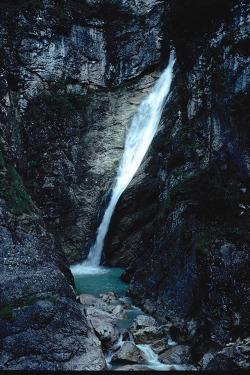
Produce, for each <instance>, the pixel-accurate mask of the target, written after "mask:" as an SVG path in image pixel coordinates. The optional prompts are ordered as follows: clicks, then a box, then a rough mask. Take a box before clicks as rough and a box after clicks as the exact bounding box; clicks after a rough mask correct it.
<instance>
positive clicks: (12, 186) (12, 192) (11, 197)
mask: <svg viewBox="0 0 250 375" xmlns="http://www.w3.org/2000/svg"><path fill="white" fill-rule="evenodd" d="M6 179H7V182H3V181H1V182H0V197H1V198H3V199H5V200H6V206H7V209H8V210H9V211H10V212H11V213H13V214H15V215H20V214H22V213H23V212H26V213H28V212H30V205H31V200H30V197H29V195H28V194H27V192H26V190H25V188H24V186H23V183H22V178H21V176H20V175H19V174H18V173H17V171H16V170H15V168H14V167H9V168H8V169H7V173H6Z"/></svg>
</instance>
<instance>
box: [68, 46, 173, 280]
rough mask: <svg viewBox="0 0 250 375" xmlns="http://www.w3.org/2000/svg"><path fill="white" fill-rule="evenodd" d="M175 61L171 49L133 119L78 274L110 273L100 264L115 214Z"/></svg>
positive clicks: (153, 130) (159, 109)
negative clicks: (111, 185)
mask: <svg viewBox="0 0 250 375" xmlns="http://www.w3.org/2000/svg"><path fill="white" fill-rule="evenodd" d="M174 63H175V58H174V52H171V54H170V58H169V63H168V66H167V68H166V69H165V70H164V71H163V73H162V74H161V76H160V78H159V79H158V80H157V82H156V84H155V85H154V87H153V89H152V91H151V92H150V94H149V95H148V96H147V97H146V99H144V100H143V101H142V103H141V104H140V106H139V108H138V111H137V113H136V114H135V116H134V117H133V119H132V122H131V124H130V126H129V130H128V133H127V136H126V140H125V146H124V153H123V156H122V159H121V162H120V165H119V167H118V171H117V175H116V179H115V184H114V187H113V189H112V193H111V198H110V201H109V204H108V206H107V208H106V210H105V212H104V215H103V219H102V221H101V224H100V226H99V227H98V229H97V232H96V240H95V243H94V244H93V245H92V246H91V248H90V251H89V254H88V257H87V259H86V260H84V261H83V262H82V263H80V264H76V265H72V266H71V267H70V268H71V271H72V273H73V275H74V276H76V275H81V274H100V273H101V274H102V273H103V274H104V273H106V272H110V271H109V269H108V268H106V267H100V266H99V265H100V261H101V256H102V251H103V245H104V240H105V237H106V235H107V232H108V228H109V224H110V221H111V217H112V215H113V212H114V209H115V206H116V204H117V202H118V200H119V198H120V196H121V195H122V193H123V191H124V190H125V189H126V187H127V186H128V184H129V183H130V181H131V180H132V178H133V176H134V175H135V173H136V171H137V169H138V168H139V166H140V164H141V162H142V160H143V158H144V156H145V154H146V152H147V150H148V148H149V146H150V144H151V141H152V139H153V137H154V135H155V133H156V131H157V128H158V125H159V122H160V118H161V113H162V109H163V106H164V103H165V100H166V97H167V95H168V93H169V90H170V85H171V81H172V70H173V66H174Z"/></svg>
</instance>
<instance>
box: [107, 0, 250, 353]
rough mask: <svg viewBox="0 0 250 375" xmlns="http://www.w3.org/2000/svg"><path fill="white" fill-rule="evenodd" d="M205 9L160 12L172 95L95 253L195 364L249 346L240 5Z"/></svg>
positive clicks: (190, 5) (245, 92)
mask: <svg viewBox="0 0 250 375" xmlns="http://www.w3.org/2000/svg"><path fill="white" fill-rule="evenodd" d="M213 4H214V6H213V9H212V6H211V3H210V4H208V3H207V2H204V3H203V4H200V5H198V2H197V3H196V2H187V6H184V7H183V6H182V5H181V4H180V5H179V4H178V2H177V1H170V2H169V7H168V9H167V14H168V16H169V24H168V25H169V27H168V31H169V35H170V37H171V38H172V40H173V43H174V45H175V47H176V54H177V63H176V65H175V73H174V80H173V83H172V91H171V94H170V96H169V98H168V101H167V103H166V106H165V109H164V113H163V116H162V120H161V126H160V128H159V131H158V134H157V135H156V137H155V139H154V140H153V143H152V147H151V149H150V150H149V152H148V154H147V156H146V158H145V160H144V162H143V164H142V165H141V167H140V169H139V171H138V173H137V175H136V176H135V178H134V180H133V181H132V182H131V184H130V185H129V187H128V188H127V190H126V191H125V192H124V195H123V197H122V198H121V200H120V201H119V203H118V206H117V208H116V211H115V213H114V216H113V218H112V222H111V226H110V231H109V234H108V237H107V249H108V250H107V254H106V259H108V261H109V263H110V264H111V265H122V266H126V267H127V270H126V272H125V274H124V279H126V280H127V281H130V283H131V286H130V295H131V296H132V298H133V299H134V302H135V303H138V304H139V305H140V306H141V307H142V308H143V309H144V307H145V310H147V311H149V310H150V311H151V312H153V313H154V314H155V315H156V316H158V317H163V318H165V319H166V321H169V320H171V321H172V322H174V324H175V325H176V326H177V327H178V329H179V332H178V331H176V332H175V338H176V339H177V338H178V340H179V339H180V338H181V339H182V341H183V342H189V343H190V344H191V345H192V350H193V352H194V353H195V356H196V359H197V360H200V359H201V358H202V356H203V355H204V354H205V353H206V352H208V351H209V350H210V349H211V348H212V349H213V350H222V348H223V347H224V345H225V344H226V343H227V342H229V340H230V338H232V339H233V340H234V339H236V338H237V337H238V336H240V337H243V338H244V337H247V336H248V335H249V325H248V323H247V322H248V317H247V316H248V312H247V311H248V310H249V291H248V287H247V283H246V280H247V267H248V266H247V264H249V254H248V251H247V249H248V247H249V235H248V232H249V230H248V228H247V224H246V223H247V221H248V220H249V207H248V206H249V165H250V164H249V161H250V159H249V151H248V146H247V145H248V143H249V131H248V128H249V109H248V107H249V87H248V81H249V73H250V72H249V53H248V47H247V43H248V38H249V35H248V31H247V29H248V21H247V17H248V13H249V5H247V4H246V3H245V2H243V1H240V2H239V3H238V4H237V5H236V4H235V2H230V1H229V2H221V3H220V4H217V5H215V3H213ZM198 8H199V9H198ZM210 17H211V18H212V19H213V26H211V23H210V25H208V23H209V22H210V21H209V19H210V20H211V18H210ZM194 21H195V22H194ZM177 24H178V27H176V25H177ZM194 24H195V25H196V30H195V32H194V30H193V29H192V26H191V25H194ZM183 35H185V37H184V36H183ZM184 51H185V53H184ZM149 186H150V189H149ZM131 258H132V259H135V258H136V261H135V262H134V263H133V264H131V263H130V262H129V263H128V261H127V259H131ZM239 296H240V298H239ZM172 337H173V336H172Z"/></svg>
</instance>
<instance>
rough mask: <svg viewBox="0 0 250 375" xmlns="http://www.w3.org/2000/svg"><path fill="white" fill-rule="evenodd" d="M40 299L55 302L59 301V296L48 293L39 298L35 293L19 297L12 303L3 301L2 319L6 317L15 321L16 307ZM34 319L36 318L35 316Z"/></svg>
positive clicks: (0, 311) (1, 308)
mask: <svg viewBox="0 0 250 375" xmlns="http://www.w3.org/2000/svg"><path fill="white" fill-rule="evenodd" d="M39 300H41V301H42V300H45V301H50V302H52V303H54V304H55V303H56V302H57V296H56V295H53V294H52V295H51V294H48V295H47V296H45V297H39V298H38V297H37V296H36V295H35V294H32V295H30V296H28V297H22V298H18V299H17V300H15V301H13V302H10V303H2V304H1V305H0V319H4V320H8V321H10V322H13V321H14V318H13V311H14V310H15V309H17V308H22V307H25V306H31V305H34V304H35V303H36V302H38V301H39ZM31 318H32V316H31ZM32 319H33V320H35V319H34V317H33V318H32Z"/></svg>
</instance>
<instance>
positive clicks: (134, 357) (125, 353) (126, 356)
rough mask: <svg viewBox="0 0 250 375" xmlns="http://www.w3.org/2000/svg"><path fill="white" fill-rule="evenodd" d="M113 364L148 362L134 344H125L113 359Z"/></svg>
mask: <svg viewBox="0 0 250 375" xmlns="http://www.w3.org/2000/svg"><path fill="white" fill-rule="evenodd" d="M111 361H112V362H114V363H115V362H135V363H143V362H146V356H145V354H144V353H143V352H142V351H141V350H140V349H139V348H137V347H136V346H135V345H134V344H133V343H132V342H125V343H124V344H123V345H122V347H121V349H119V350H118V351H117V352H116V353H115V354H114V355H113V357H112V360H111Z"/></svg>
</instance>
